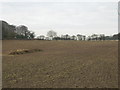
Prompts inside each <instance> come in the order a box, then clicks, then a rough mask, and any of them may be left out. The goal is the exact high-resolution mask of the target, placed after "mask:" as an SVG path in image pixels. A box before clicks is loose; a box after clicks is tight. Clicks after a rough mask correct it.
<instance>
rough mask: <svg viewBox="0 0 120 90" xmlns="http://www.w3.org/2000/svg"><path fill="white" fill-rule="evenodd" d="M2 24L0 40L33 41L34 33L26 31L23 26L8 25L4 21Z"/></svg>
mask: <svg viewBox="0 0 120 90" xmlns="http://www.w3.org/2000/svg"><path fill="white" fill-rule="evenodd" d="M0 22H1V23H2V39H34V37H35V33H34V32H32V31H30V30H28V28H27V26H25V25H19V26H15V25H10V24H8V23H7V22H5V21H0Z"/></svg>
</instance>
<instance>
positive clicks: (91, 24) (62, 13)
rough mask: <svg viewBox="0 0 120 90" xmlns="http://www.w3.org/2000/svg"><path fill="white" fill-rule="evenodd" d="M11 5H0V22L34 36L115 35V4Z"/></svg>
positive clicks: (40, 1) (3, 3)
mask: <svg viewBox="0 0 120 90" xmlns="http://www.w3.org/2000/svg"><path fill="white" fill-rule="evenodd" d="M12 1H13V2H12ZM12 1H11V2H8V1H7V0H5V1H1V3H0V6H1V7H0V14H1V15H0V18H1V19H2V20H5V21H7V22H8V23H10V24H13V25H16V26H19V25H26V26H27V27H28V29H29V30H31V31H34V32H35V33H36V35H37V36H38V35H46V34H47V32H48V31H49V30H54V31H56V32H57V34H58V35H62V34H70V35H76V34H83V35H87V36H88V35H91V34H94V33H96V34H106V35H113V34H115V33H118V11H117V10H118V2H117V0H116V2H115V0H114V1H113V0H111V1H110V2H108V1H107V0H104V1H106V2H99V1H98V0H91V2H88V0H85V1H84V2H83V1H81V2H80V1H78V0H75V1H73V0H69V1H68V0H66V1H63V0H62V1H58V0H56V1H54V0H51V1H49V2H48V0H46V1H44V2H43V1H42V0H39V1H36V0H35V1H34V2H33V0H31V1H29V2H28V1H27V0H25V1H24V2H23V1H22V0H21V1H20V2H17V1H15V0H12ZM92 1H93V2H92Z"/></svg>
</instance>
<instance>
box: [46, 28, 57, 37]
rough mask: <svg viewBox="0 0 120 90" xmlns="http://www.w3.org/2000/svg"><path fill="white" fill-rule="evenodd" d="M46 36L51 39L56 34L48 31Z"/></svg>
mask: <svg viewBox="0 0 120 90" xmlns="http://www.w3.org/2000/svg"><path fill="white" fill-rule="evenodd" d="M47 36H48V37H51V38H52V39H53V37H55V36H57V33H56V32H55V31H53V30H50V31H48V32H47Z"/></svg>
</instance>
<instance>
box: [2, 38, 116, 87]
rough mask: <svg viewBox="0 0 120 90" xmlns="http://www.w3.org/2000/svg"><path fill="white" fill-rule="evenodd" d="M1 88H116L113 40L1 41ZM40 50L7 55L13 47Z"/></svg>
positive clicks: (14, 48)
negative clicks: (38, 50)
mask: <svg viewBox="0 0 120 90" xmlns="http://www.w3.org/2000/svg"><path fill="white" fill-rule="evenodd" d="M2 44H3V60H2V70H3V71H2V73H3V76H2V79H3V80H2V81H3V82H2V83H3V88H68V87H69V88H96V87H97V88H117V87H118V42H117V41H69V40H68V41H42V40H3V43H2ZM18 49H20V50H22V49H27V50H33V49H40V50H41V51H40V52H33V53H23V54H18V55H9V52H10V51H14V50H18Z"/></svg>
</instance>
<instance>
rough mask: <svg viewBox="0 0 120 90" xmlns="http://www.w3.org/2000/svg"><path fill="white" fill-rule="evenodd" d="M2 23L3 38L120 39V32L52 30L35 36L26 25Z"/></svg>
mask: <svg viewBox="0 0 120 90" xmlns="http://www.w3.org/2000/svg"><path fill="white" fill-rule="evenodd" d="M0 22H1V23H2V39H28V40H31V39H37V40H83V41H84V40H87V41H90V40H120V33H118V34H114V35H112V36H105V34H92V35H90V36H85V35H81V34H77V35H69V34H65V35H61V36H58V35H57V32H55V31H53V30H50V31H48V32H47V36H44V35H39V36H37V37H35V33H34V32H33V31H30V30H28V27H27V26H25V25H19V26H15V25H10V24H8V23H7V22H6V21H0Z"/></svg>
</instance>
